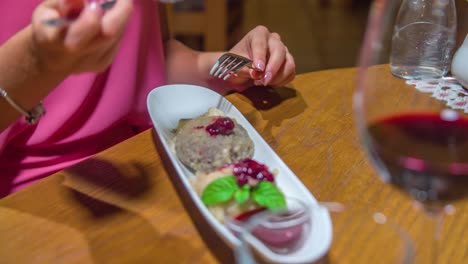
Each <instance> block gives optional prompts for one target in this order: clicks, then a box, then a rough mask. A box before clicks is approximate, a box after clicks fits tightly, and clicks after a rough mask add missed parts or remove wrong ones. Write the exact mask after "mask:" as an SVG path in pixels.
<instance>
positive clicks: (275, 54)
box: [263, 33, 286, 85]
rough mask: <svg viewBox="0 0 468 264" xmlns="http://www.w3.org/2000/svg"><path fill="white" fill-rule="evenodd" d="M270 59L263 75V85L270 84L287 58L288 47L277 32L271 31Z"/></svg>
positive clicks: (269, 40) (269, 41) (269, 39)
mask: <svg viewBox="0 0 468 264" xmlns="http://www.w3.org/2000/svg"><path fill="white" fill-rule="evenodd" d="M268 49H269V55H270V56H269V59H268V63H267V65H266V68H265V75H264V76H263V85H269V84H270V83H271V81H272V80H273V77H274V76H276V75H277V73H278V70H279V69H280V67H281V66H282V65H283V63H284V61H285V60H286V47H285V46H284V44H283V42H281V38H280V36H279V35H278V34H277V33H271V34H270V37H269V38H268Z"/></svg>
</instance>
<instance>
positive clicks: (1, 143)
mask: <svg viewBox="0 0 468 264" xmlns="http://www.w3.org/2000/svg"><path fill="white" fill-rule="evenodd" d="M28 126H29V125H28V124H27V123H26V122H24V121H22V120H18V121H16V122H15V123H13V124H11V125H10V126H9V127H7V128H6V129H5V130H3V131H2V132H0V155H1V154H2V152H3V150H4V149H5V147H6V146H7V144H8V142H10V141H11V140H13V138H15V136H16V135H18V134H19V133H21V132H22V131H23V130H25V129H26V128H27V127H28Z"/></svg>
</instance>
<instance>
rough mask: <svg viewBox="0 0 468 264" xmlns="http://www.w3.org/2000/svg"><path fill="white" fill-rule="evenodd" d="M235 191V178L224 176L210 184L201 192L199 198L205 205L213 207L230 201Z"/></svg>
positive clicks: (236, 186)
mask: <svg viewBox="0 0 468 264" xmlns="http://www.w3.org/2000/svg"><path fill="white" fill-rule="evenodd" d="M237 190H239V186H238V185H237V181H236V177H234V176H233V175H230V176H225V177H221V178H218V179H216V180H214V181H212V182H210V183H209V184H208V185H207V186H206V187H205V189H204V190H203V193H202V197H201V198H202V201H203V203H204V204H205V205H215V204H219V203H223V202H226V201H228V200H229V199H231V198H232V195H233V194H234V192H236V191H237Z"/></svg>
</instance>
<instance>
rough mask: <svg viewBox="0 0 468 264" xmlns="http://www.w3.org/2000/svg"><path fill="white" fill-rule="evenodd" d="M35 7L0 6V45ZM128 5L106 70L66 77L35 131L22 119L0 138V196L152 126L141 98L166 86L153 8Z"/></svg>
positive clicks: (11, 1) (31, 0)
mask: <svg viewBox="0 0 468 264" xmlns="http://www.w3.org/2000/svg"><path fill="white" fill-rule="evenodd" d="M41 1H42V0H28V1H17V0H1V1H0V10H1V14H2V15H1V16H0V44H3V43H4V42H5V41H6V40H7V39H8V38H9V37H11V36H12V35H13V34H15V33H16V32H17V31H19V30H20V29H21V28H23V27H25V26H26V25H28V24H29V23H30V21H31V14H32V12H33V10H34V8H35V7H36V6H37V5H38V4H39V3H40V2H41ZM134 3H135V8H134V11H133V14H132V18H131V21H130V23H129V25H128V26H127V29H126V33H125V35H124V37H123V40H122V42H121V46H120V49H119V51H118V53H117V55H116V57H115V60H114V62H113V64H112V65H111V66H110V67H109V69H108V70H106V71H105V72H104V73H101V74H94V73H86V74H79V75H73V76H70V77H69V78H67V79H66V80H65V81H63V82H62V83H61V84H60V85H59V86H58V87H57V88H56V89H55V90H53V91H52V92H51V93H50V94H49V95H48V96H47V97H46V98H45V99H44V101H43V103H44V106H45V108H46V110H47V113H46V115H45V116H44V117H43V118H42V119H41V120H40V121H39V122H38V123H37V124H36V125H33V126H30V125H28V124H25V123H24V122H23V121H22V119H21V120H18V121H17V122H16V123H14V124H12V125H11V126H10V127H9V128H7V129H6V130H4V131H3V132H2V133H0V197H3V196H6V195H8V194H10V193H12V192H15V191H17V190H19V189H21V188H23V187H25V186H27V185H29V184H31V183H33V182H35V181H37V180H39V179H41V178H44V177H46V176H48V175H50V174H52V173H54V172H56V171H59V170H62V169H64V168H66V167H68V166H70V165H73V164H75V163H77V162H79V161H81V160H83V159H86V158H87V157H90V156H91V155H93V154H96V153H97V152H99V151H102V150H104V149H106V148H108V147H110V146H112V145H114V144H116V143H118V142H120V141H122V140H124V139H126V138H128V137H131V136H132V135H135V134H136V133H139V132H141V131H143V130H145V129H147V128H149V127H150V126H151V122H150V119H149V116H148V114H147V111H146V96H147V94H148V93H149V91H151V89H153V88H155V87H157V86H159V85H163V84H165V83H166V72H165V68H164V54H163V47H162V40H161V34H160V33H161V32H160V25H159V17H158V12H157V2H155V1H152V0H139V1H135V2H134Z"/></svg>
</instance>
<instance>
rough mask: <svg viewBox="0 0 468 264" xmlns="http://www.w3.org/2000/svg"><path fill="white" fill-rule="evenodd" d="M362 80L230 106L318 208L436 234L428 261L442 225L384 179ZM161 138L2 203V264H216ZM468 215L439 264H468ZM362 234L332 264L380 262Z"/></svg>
mask: <svg viewBox="0 0 468 264" xmlns="http://www.w3.org/2000/svg"><path fill="white" fill-rule="evenodd" d="M355 75H356V70H355V69H337V70H329V71H321V72H314V73H307V74H302V75H299V76H298V77H297V78H296V80H295V81H294V82H293V83H292V84H291V85H290V86H289V87H283V88H275V89H269V90H265V89H255V90H249V91H247V92H245V93H244V94H232V95H229V96H228V97H227V98H228V99H229V100H230V101H231V102H232V103H233V104H234V105H235V106H236V107H238V108H239V109H240V110H241V112H242V113H243V114H244V115H245V116H246V118H247V119H248V120H249V121H250V122H251V124H252V125H253V126H254V127H255V128H256V129H257V131H259V133H260V134H261V135H262V136H263V137H264V138H265V140H266V141H267V142H268V143H269V144H270V145H271V146H272V147H273V149H274V150H275V151H276V152H277V153H278V155H279V156H280V157H282V159H283V160H284V161H285V163H286V164H288V165H289V167H290V168H291V169H292V170H293V171H294V172H295V173H296V175H298V177H300V178H301V180H302V181H303V182H304V184H305V185H306V186H307V187H308V188H309V189H310V191H311V192H312V193H313V194H314V195H315V196H316V197H317V198H318V199H319V200H322V201H339V202H342V203H344V204H347V205H349V206H351V207H354V208H365V209H366V210H369V211H370V212H373V211H380V212H383V213H384V214H386V215H387V216H388V218H389V219H391V220H392V221H393V222H395V223H397V224H398V225H400V226H401V227H402V228H404V229H405V230H407V231H408V233H409V235H410V236H412V237H418V238H419V237H420V235H421V234H428V237H427V239H426V241H425V243H417V252H418V255H417V260H418V263H428V262H429V259H428V257H427V256H428V255H429V252H428V251H429V249H430V248H431V247H430V246H431V244H430V233H431V232H429V230H431V229H430V228H431V221H429V220H428V218H427V217H426V216H424V215H422V214H421V213H419V212H417V211H416V210H414V209H413V206H412V203H411V201H410V199H409V198H408V197H407V196H405V195H404V194H402V193H400V192H399V191H397V190H396V189H394V188H393V187H390V186H387V185H384V184H383V183H382V182H381V181H380V179H379V178H378V177H377V175H376V173H375V172H374V170H373V169H372V168H371V166H370V165H369V162H368V160H367V157H366V156H365V153H364V152H363V151H362V148H361V146H360V143H359V139H358V136H357V133H356V130H355V126H354V116H353V111H352V102H351V97H352V93H353V91H354V84H355ZM389 81H395V82H398V81H399V82H400V84H401V80H396V79H393V78H391V77H390V76H389ZM152 132H153V131H152V130H148V131H145V132H143V133H141V134H139V135H137V136H135V137H133V138H130V139H128V140H126V141H124V142H122V143H120V144H118V145H116V146H114V147H112V148H110V149H108V150H106V151H104V152H102V153H99V154H98V155H96V156H95V157H93V158H91V159H89V160H87V161H84V162H82V163H80V164H78V165H77V166H74V167H72V168H71V169H68V170H65V171H62V172H59V173H56V174H54V175H52V176H51V177H48V178H46V179H44V180H42V181H40V182H38V183H36V184H34V185H32V186H30V187H29V188H26V189H24V190H23V191H20V192H18V193H15V194H13V195H10V196H8V197H6V198H4V199H2V200H0V245H1V246H0V263H67V264H70V263H216V262H217V261H216V259H215V258H214V255H213V254H212V253H211V251H210V250H209V249H208V248H207V247H206V246H205V244H204V243H203V241H202V239H201V238H200V236H199V234H198V232H197V230H196V229H195V227H194V225H193V224H192V222H191V220H190V217H189V216H188V214H187V213H186V211H185V210H184V207H183V206H182V204H181V202H180V200H179V197H178V195H177V194H176V192H175V191H174V188H173V186H172V184H171V181H170V180H169V179H168V174H167V173H166V171H165V170H164V167H163V164H162V162H161V158H160V156H159V155H158V153H157V152H156V150H155V147H154V144H153V140H152ZM467 209H468V205H467V202H466V201H464V202H460V203H459V204H457V212H456V214H455V216H448V217H446V219H445V223H444V225H443V228H442V235H443V239H442V245H443V246H442V248H441V250H440V260H441V261H440V262H439V263H468V251H467V248H468V231H467V225H468V213H467V212H468V210H467ZM353 221H354V222H356V221H359V220H357V218H350V219H349V222H350V224H353ZM363 228H364V229H362V230H361V231H359V232H358V233H355V234H354V235H353V236H354V237H353V239H354V240H353V243H349V244H348V245H347V246H346V247H344V248H341V249H340V250H338V249H336V248H335V247H332V250H331V252H330V253H329V254H328V255H327V256H326V257H325V258H324V259H323V262H324V263H372V262H373V261H372V260H371V259H372V258H371V256H366V255H365V254H362V253H361V251H362V248H363V246H364V247H376V245H373V244H372V243H371V242H369V241H371V240H366V239H359V238H360V236H359V235H360V234H363V233H365V231H372V230H365V229H366V227H363ZM359 241H361V244H360V242H359ZM337 242H339V241H337ZM392 246H393V245H391V243H390V242H389V245H388V248H391V247H392ZM375 250H379V249H378V248H376V249H375ZM213 252H216V248H213ZM353 257H354V258H353ZM373 257H375V256H373ZM378 257H379V258H380V259H384V256H378ZM224 262H225V261H223V263H224ZM226 262H227V260H226ZM374 263H381V261H377V262H374Z"/></svg>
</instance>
